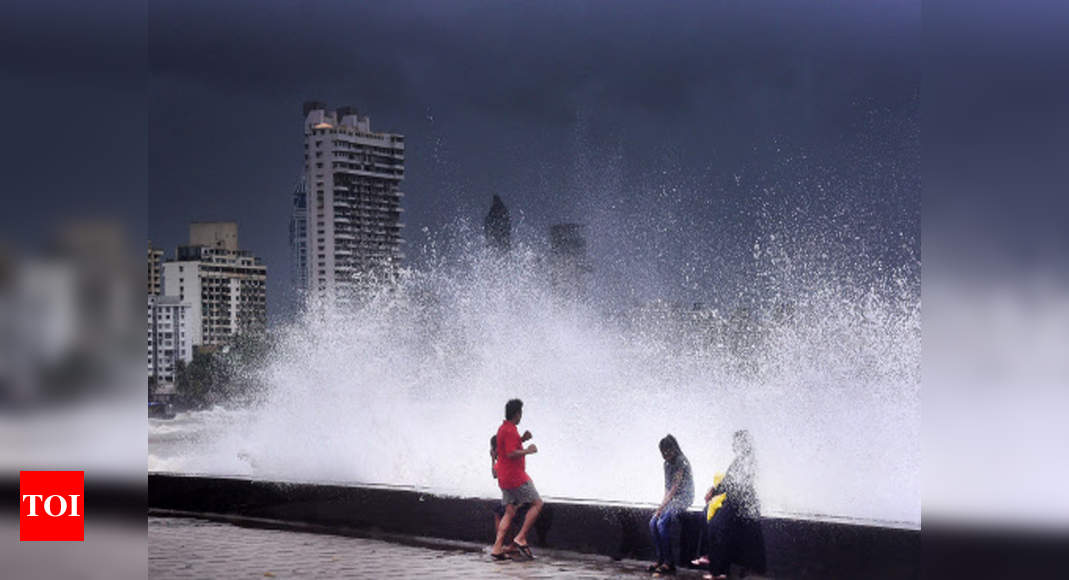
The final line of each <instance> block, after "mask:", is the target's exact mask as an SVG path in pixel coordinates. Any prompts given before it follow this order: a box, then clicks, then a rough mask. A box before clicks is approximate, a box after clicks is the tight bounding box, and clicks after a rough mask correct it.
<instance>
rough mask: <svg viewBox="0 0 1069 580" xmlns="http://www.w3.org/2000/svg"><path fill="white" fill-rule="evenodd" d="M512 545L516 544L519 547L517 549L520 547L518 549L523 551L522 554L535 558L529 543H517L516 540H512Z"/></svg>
mask: <svg viewBox="0 0 1069 580" xmlns="http://www.w3.org/2000/svg"><path fill="white" fill-rule="evenodd" d="M512 545H513V546H516V548H517V549H518V550H519V551H520V552H521V553H522V554H523V555H524V556H527V557H528V558H530V559H532V560H534V554H532V553H531V547H530V546H528V545H527V544H517V543H516V542H512Z"/></svg>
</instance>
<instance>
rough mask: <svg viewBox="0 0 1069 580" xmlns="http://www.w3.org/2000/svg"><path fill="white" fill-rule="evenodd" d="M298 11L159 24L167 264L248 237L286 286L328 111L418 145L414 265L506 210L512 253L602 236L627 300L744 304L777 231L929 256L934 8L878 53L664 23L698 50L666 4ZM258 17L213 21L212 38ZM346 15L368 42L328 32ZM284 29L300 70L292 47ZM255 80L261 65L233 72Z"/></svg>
mask: <svg viewBox="0 0 1069 580" xmlns="http://www.w3.org/2000/svg"><path fill="white" fill-rule="evenodd" d="M288 10H289V9H288V8H282V7H280V6H273V7H272V8H271V9H270V10H267V11H266V12H265V13H264V16H263V17H262V18H257V19H254V20H253V21H251V22H244V21H243V24H242V26H241V27H240V30H239V31H237V32H235V31H234V30H233V27H218V26H216V25H209V23H208V21H206V20H205V19H204V18H205V16H204V15H203V12H202V11H201V10H200V8H198V7H197V6H196V5H193V6H191V7H183V8H182V9H177V8H170V7H162V8H161V10H160V11H159V12H158V13H156V14H154V15H153V16H152V19H153V20H154V21H160V22H163V21H167V22H168V23H169V24H168V26H166V27H162V28H161V30H160V33H159V34H158V35H154V37H153V38H152V40H151V43H152V45H153V58H152V63H151V70H152V76H151V81H150V84H151V86H152V87H153V103H154V106H153V110H152V111H151V112H150V116H149V124H150V127H151V131H150V151H149V190H150V195H149V233H150V237H151V238H152V239H153V240H154V241H157V240H158V242H157V243H160V244H161V245H164V247H171V246H173V245H175V243H176V241H177V240H179V239H180V238H181V235H182V224H184V223H187V222H188V221H193V220H197V219H202V220H203V219H228V220H230V219H232V220H236V221H239V222H241V223H242V224H243V227H244V230H243V231H244V235H243V237H244V239H245V240H247V242H246V244H247V245H248V246H249V247H250V248H253V249H254V250H255V251H257V252H258V254H260V255H262V256H263V258H264V261H265V263H266V264H267V265H268V267H269V268H270V269H271V271H272V272H275V273H283V272H289V271H290V270H291V263H290V246H289V240H288V238H287V235H286V228H287V224H288V223H289V220H290V217H291V214H292V195H293V191H294V187H295V182H297V181H298V177H299V176H300V175H301V173H302V166H303V152H302V150H301V145H300V143H299V142H298V141H299V139H298V138H297V137H296V136H297V135H300V134H301V131H302V129H301V120H300V118H299V117H298V115H296V114H294V111H299V108H300V106H301V103H303V102H305V101H307V100H309V99H313V98H318V99H322V100H324V101H325V102H327V103H335V104H352V105H354V106H355V107H357V108H359V109H360V111H361V115H367V116H370V117H371V118H373V119H374V120H375V125H376V126H377V127H381V128H385V129H386V130H389V131H390V132H393V133H397V134H402V135H405V145H406V159H405V182H404V183H405V185H404V191H405V193H406V194H407V196H406V197H405V198H404V202H403V204H402V206H403V208H404V210H405V219H404V221H405V222H406V224H407V225H406V228H405V231H404V236H405V239H406V253H407V254H408V259H407V263H408V264H410V265H415V266H418V265H419V264H420V260H421V251H422V248H423V247H424V245H426V244H427V243H428V241H429V240H432V239H433V240H434V241H435V242H436V243H437V248H438V250H439V251H447V250H448V249H449V248H448V247H449V245H450V243H451V242H452V241H453V240H451V239H450V237H451V236H452V235H453V234H452V233H453V232H455V231H456V230H457V229H458V228H459V226H458V221H460V220H464V221H467V222H468V223H469V224H471V225H474V226H475V227H476V228H477V227H478V226H479V225H480V221H481V220H482V217H483V216H484V215H485V212H486V209H487V206H488V203H489V201H490V200H491V198H492V196H493V195H495V194H496V195H500V196H501V197H502V199H503V200H504V201H505V203H506V204H507V205H508V207H509V208H510V210H511V211H512V214H513V215H512V221H513V231H514V233H513V242H514V243H532V242H535V241H538V240H544V238H545V232H546V231H547V230H548V228H549V227H550V226H551V225H553V224H555V223H567V222H578V223H587V224H588V225H589V241H590V245H591V247H590V255H591V256H592V258H593V259H595V260H598V261H599V263H598V264H595V268H594V276H595V277H596V280H594V283H595V286H596V287H598V288H609V289H612V290H613V291H614V292H615V293H616V295H614V296H607V297H603V299H609V300H616V299H619V300H637V301H641V300H643V299H649V298H653V297H661V296H663V297H666V298H675V299H681V300H684V301H704V302H711V301H714V300H715V299H716V298H717V296H710V294H714V293H715V292H720V291H722V292H724V293H725V294H731V293H733V291H734V290H735V289H736V288H738V287H740V286H742V285H744V284H745V283H746V281H747V280H749V279H750V278H752V276H753V274H754V265H753V264H752V263H751V262H752V259H751V257H750V255H751V253H752V248H753V245H754V243H755V241H758V240H759V239H761V238H763V237H766V236H767V235H769V234H770V233H773V234H774V233H779V234H790V235H795V236H798V237H801V238H805V237H808V238H810V239H809V240H804V241H808V242H813V243H818V242H819V243H823V242H828V243H829V244H831V245H836V246H838V248H837V249H838V250H839V251H841V252H842V253H844V254H846V255H847V256H848V257H856V258H857V260H856V261H857V262H858V263H859V264H865V263H868V264H870V265H871V264H875V263H877V262H881V263H882V265H884V266H893V265H896V264H901V263H906V262H909V261H911V260H916V259H918V258H917V256H919V245H920V244H919V231H920V219H919V215H920V179H919V148H920V143H919V114H918V94H919V86H920V81H919V68H918V67H917V64H916V59H915V58H914V55H913V52H914V51H915V49H916V46H915V43H911V42H899V41H900V40H902V39H908V38H913V36H914V35H916V34H918V33H919V13H914V11H913V10H910V9H903V10H901V11H894V10H892V11H890V12H889V13H887V14H882V15H881V20H880V27H879V29H872V30H866V31H865V32H866V33H867V34H860V33H859V32H858V31H857V30H849V31H848V30H846V29H837V28H835V27H832V28H830V29H829V28H826V27H824V26H823V25H822V24H818V23H817V22H815V21H811V20H809V19H798V20H791V21H775V22H773V23H771V24H770V23H768V22H763V23H762V26H764V27H771V28H770V30H771V31H772V32H774V36H775V38H776V41H775V42H771V43H770V42H768V38H767V37H761V38H756V37H755V38H750V37H748V34H749V33H751V32H757V31H758V30H759V29H758V28H757V23H755V22H754V21H753V19H752V18H751V17H750V16H751V15H748V14H745V13H739V12H733V11H731V10H728V9H725V8H716V7H710V6H702V7H700V8H697V9H696V8H695V7H689V8H688V9H687V10H682V9H680V10H678V11H676V10H672V9H668V10H658V14H657V19H658V22H659V25H658V28H659V29H660V30H673V29H674V30H676V31H677V33H675V34H670V35H657V36H652V35H651V34H650V33H649V31H648V28H647V27H645V26H644V25H643V24H642V23H643V22H644V21H645V19H646V18H648V17H652V13H650V12H648V10H652V8H649V9H647V8H635V9H634V10H630V11H623V12H621V13H619V14H617V15H616V16H614V17H613V18H607V17H606V15H603V14H597V13H594V12H591V11H587V10H585V9H582V8H580V7H578V6H577V5H575V6H573V5H562V7H559V8H557V9H549V8H534V7H527V8H522V9H511V10H505V9H503V8H501V9H498V8H494V7H485V10H482V11H478V12H471V13H461V14H452V15H451V17H450V18H449V19H447V21H448V22H450V23H451V24H450V25H449V26H445V27H440V28H434V27H427V26H426V22H424V21H422V20H420V18H415V19H414V20H413V16H414V15H416V14H420V11H419V10H413V9H412V7H400V6H394V7H369V6H365V7H331V8H325V7H324V8H322V9H321V10H322V11H323V14H322V15H329V16H330V18H326V19H324V20H322V21H320V22H319V23H318V24H317V25H316V26H310V25H306V24H304V23H303V22H304V20H303V19H301V18H299V17H295V18H286V16H287V15H289V12H288ZM424 10H430V11H432V12H435V9H434V7H433V6H431V5H428V6H425V7H424ZM858 10H864V9H862V8H859V9H858ZM239 13H243V12H241V11H237V10H236V9H235V8H233V7H223V8H221V9H218V10H216V9H213V12H212V22H216V23H225V22H229V21H230V20H231V19H234V18H238V17H239ZM292 16H296V15H292ZM428 17H429V16H428ZM348 18H359V19H360V20H361V21H363V22H365V23H366V24H367V29H368V31H367V32H368V33H367V34H361V35H352V34H342V33H341V31H340V29H337V26H336V25H334V24H330V22H339V23H340V22H344V21H346V20H347V19H348ZM561 18H565V20H566V21H567V22H569V25H568V26H565V27H563V28H561V27H558V26H557V24H558V23H559V22H560V19H561ZM282 22H286V26H287V27H289V28H286V29H285V30H287V34H288V35H289V36H290V39H291V41H292V42H290V43H289V44H288V50H287V51H286V52H285V53H281V52H279V50H278V49H277V47H276V46H275V45H274V44H272V39H273V38H274V35H275V34H277V33H278V32H279V30H280V29H279V26H280V25H281V23H282ZM184 25H188V26H197V27H198V29H201V30H203V34H201V35H199V36H198V37H197V38H195V39H192V42H193V44H192V45H191V44H190V43H189V42H190V39H187V38H184V37H181V35H176V34H175V33H174V32H173V31H175V30H178V29H180V28H181V27H182V26H184ZM176 27H177V28H176ZM549 30H553V33H549V32H548V31H549ZM768 32H769V30H765V31H764V32H763V33H762V34H767V33H768ZM234 34H236V35H237V36H236V37H234V38H233V41H226V42H223V41H222V39H224V38H231V35H234ZM401 38H404V40H399V39H401ZM637 38H646V39H647V41H646V42H636V39H637ZM210 46H219V47H220V49H219V52H210V51H208V47H210ZM387 46H388V47H389V49H388V50H387V49H385V48H384V47H387ZM234 62H242V63H249V66H248V67H243V68H242V69H241V70H242V72H241V73H240V74H238V75H234V74H231V70H232V68H231V67H230V66H229V65H228V66H221V65H223V64H224V63H234ZM624 63H626V65H625V64H624ZM339 73H341V74H339ZM725 80H730V82H725ZM854 240H857V241H856V242H855V241H854ZM855 254H856V255H855ZM842 261H844V262H845V261H846V260H845V259H844V260H842ZM851 267H853V266H851ZM872 269H873V270H874V271H875V268H872ZM269 285H270V287H269V290H268V295H269V301H270V304H269V317H270V318H271V319H272V320H273V321H275V320H280V319H283V318H284V317H285V316H286V315H287V314H288V313H289V312H290V311H291V306H292V305H293V304H294V303H295V300H294V299H295V294H294V292H293V291H292V289H291V287H290V286H291V283H290V277H289V276H285V275H277V276H273V277H272V279H271V280H270V281H269Z"/></svg>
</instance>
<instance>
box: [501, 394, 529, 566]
mask: <svg viewBox="0 0 1069 580" xmlns="http://www.w3.org/2000/svg"><path fill="white" fill-rule="evenodd" d="M522 418H523V401H521V400H519V399H512V400H511V401H509V402H508V403H506V404H505V420H504V422H502V423H501V426H500V427H498V429H497V484H498V485H499V486H500V487H501V496H502V499H501V503H502V504H504V506H505V515H504V516H502V518H501V523H500V524H498V526H497V540H496V541H495V542H494V547H493V549H491V550H490V556H492V557H493V558H494V559H495V560H504V559H505V558H506V557H507V556H505V553H504V552H503V551H502V545H501V544H503V543H504V541H505V533H506V532H507V531H508V529H509V526H510V525H512V517H513V516H514V515H516V509H517V508H518V507H520V506H522V505H524V504H528V503H529V504H531V507H530V509H528V510H527V517H526V518H525V519H524V520H523V526H522V527H521V528H520V531H519V533H517V534H516V537H515V538H513V540H512V543H513V544H515V545H516V547H517V548H518V549H519V550H520V551H521V552H523V554H524V555H525V556H527V557H528V558H533V557H534V556H533V555H532V554H531V548H530V547H528V545H527V532H528V531H529V530H530V529H531V526H533V525H534V523H535V520H537V519H538V513H539V512H541V511H542V498H541V497H540V496H539V495H538V490H536V489H535V486H534V482H532V481H531V477H530V476H529V475H527V470H526V467H527V460H526V457H527V456H528V455H531V454H532V453H538V447H537V446H536V445H534V444H533V443H532V444H531V445H528V446H527V447H526V448H524V447H523V442H524V441H527V440H528V439H530V438H531V432H530V431H524V433H523V436H522V437H521V436H520V431H519V429H517V428H516V426H517V425H519V424H520V419H522Z"/></svg>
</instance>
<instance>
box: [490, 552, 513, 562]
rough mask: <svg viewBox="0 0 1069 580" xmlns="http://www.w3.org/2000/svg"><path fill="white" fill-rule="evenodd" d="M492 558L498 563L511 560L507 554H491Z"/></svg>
mask: <svg viewBox="0 0 1069 580" xmlns="http://www.w3.org/2000/svg"><path fill="white" fill-rule="evenodd" d="M490 557H491V558H493V559H494V560H495V561H498V562H504V561H505V560H508V559H509V557H508V555H507V554H505V553H501V554H495V553H493V552H490Z"/></svg>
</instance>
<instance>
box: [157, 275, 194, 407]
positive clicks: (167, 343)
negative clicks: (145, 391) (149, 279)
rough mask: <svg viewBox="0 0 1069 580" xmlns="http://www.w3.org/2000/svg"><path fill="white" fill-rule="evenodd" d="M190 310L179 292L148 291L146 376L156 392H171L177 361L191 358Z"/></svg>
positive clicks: (186, 360) (187, 360)
mask: <svg viewBox="0 0 1069 580" xmlns="http://www.w3.org/2000/svg"><path fill="white" fill-rule="evenodd" d="M189 311H190V305H189V303H186V302H182V300H181V299H179V297H178V296H157V295H154V294H149V295H148V310H147V316H148V360H147V362H148V376H149V379H151V380H153V382H154V383H155V386H156V393H157V394H171V393H172V392H173V389H174V381H175V370H176V369H177V367H178V361H185V362H187V363H188V362H189V361H190V360H192V358H193V337H192V336H191V333H190V324H189V323H190V316H189Z"/></svg>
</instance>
